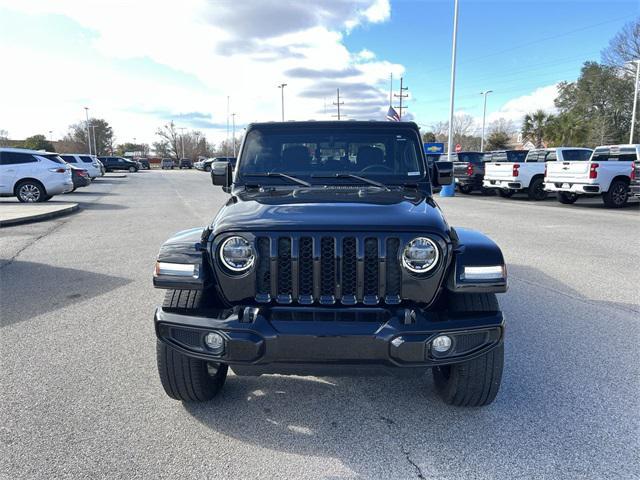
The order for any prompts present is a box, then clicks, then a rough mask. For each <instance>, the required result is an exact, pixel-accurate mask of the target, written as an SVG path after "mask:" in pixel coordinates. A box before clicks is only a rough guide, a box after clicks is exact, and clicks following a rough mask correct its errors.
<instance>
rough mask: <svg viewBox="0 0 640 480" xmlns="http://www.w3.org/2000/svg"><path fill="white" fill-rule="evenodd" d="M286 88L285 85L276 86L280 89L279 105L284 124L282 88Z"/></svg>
mask: <svg viewBox="0 0 640 480" xmlns="http://www.w3.org/2000/svg"><path fill="white" fill-rule="evenodd" d="M286 86H287V84H286V83H281V84H280V85H278V88H279V89H280V104H281V111H282V121H283V122H284V87H286Z"/></svg>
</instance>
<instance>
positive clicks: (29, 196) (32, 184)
mask: <svg viewBox="0 0 640 480" xmlns="http://www.w3.org/2000/svg"><path fill="white" fill-rule="evenodd" d="M15 193H16V197H18V200H19V201H20V202H21V203H38V202H44V201H45V198H46V196H47V192H46V191H45V189H44V187H43V186H42V184H41V183H40V182H36V181H34V180H23V181H22V182H20V183H18V185H16V189H15Z"/></svg>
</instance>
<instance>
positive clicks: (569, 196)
mask: <svg viewBox="0 0 640 480" xmlns="http://www.w3.org/2000/svg"><path fill="white" fill-rule="evenodd" d="M557 195H558V196H557V198H558V201H559V202H560V203H563V204H565V205H571V204H572V203H576V200H578V195H577V194H575V193H567V192H558V193H557Z"/></svg>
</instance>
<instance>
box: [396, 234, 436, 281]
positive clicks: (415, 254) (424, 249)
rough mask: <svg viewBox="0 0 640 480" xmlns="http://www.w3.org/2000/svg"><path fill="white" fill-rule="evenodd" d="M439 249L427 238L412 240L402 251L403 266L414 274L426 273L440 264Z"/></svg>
mask: <svg viewBox="0 0 640 480" xmlns="http://www.w3.org/2000/svg"><path fill="white" fill-rule="evenodd" d="M439 256H440V254H439V253H438V247H437V246H436V244H435V243H434V242H433V240H430V239H428V238H426V237H418V238H414V239H413V240H411V241H410V242H409V243H407V245H406V246H405V247H404V250H403V251H402V265H403V266H404V268H406V269H407V270H409V271H410V272H413V273H425V272H428V271H429V270H431V269H432V268H433V267H435V266H436V264H437V263H438V257H439Z"/></svg>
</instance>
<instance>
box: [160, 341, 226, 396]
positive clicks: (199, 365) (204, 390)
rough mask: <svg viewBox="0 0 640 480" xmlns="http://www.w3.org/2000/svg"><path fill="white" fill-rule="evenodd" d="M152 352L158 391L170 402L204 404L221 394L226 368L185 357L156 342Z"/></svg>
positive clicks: (219, 364) (222, 365)
mask: <svg viewBox="0 0 640 480" xmlns="http://www.w3.org/2000/svg"><path fill="white" fill-rule="evenodd" d="M156 352H157V363H158V374H159V375H160V382H161V383H162V388H164V391H165V393H166V394H167V395H168V396H169V397H171V398H173V399H174V400H180V401H183V402H206V401H207V400H211V399H212V398H213V397H215V396H216V395H217V394H218V393H220V390H222V387H223V386H224V382H225V380H226V379H227V371H228V370H229V367H228V366H227V365H224V364H221V363H212V362H205V361H204V360H198V359H195V358H191V357H187V356H186V355H183V354H182V353H180V352H178V351H177V350H175V349H173V348H171V347H170V346H168V345H166V344H165V343H163V342H161V341H160V340H157V342H156Z"/></svg>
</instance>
